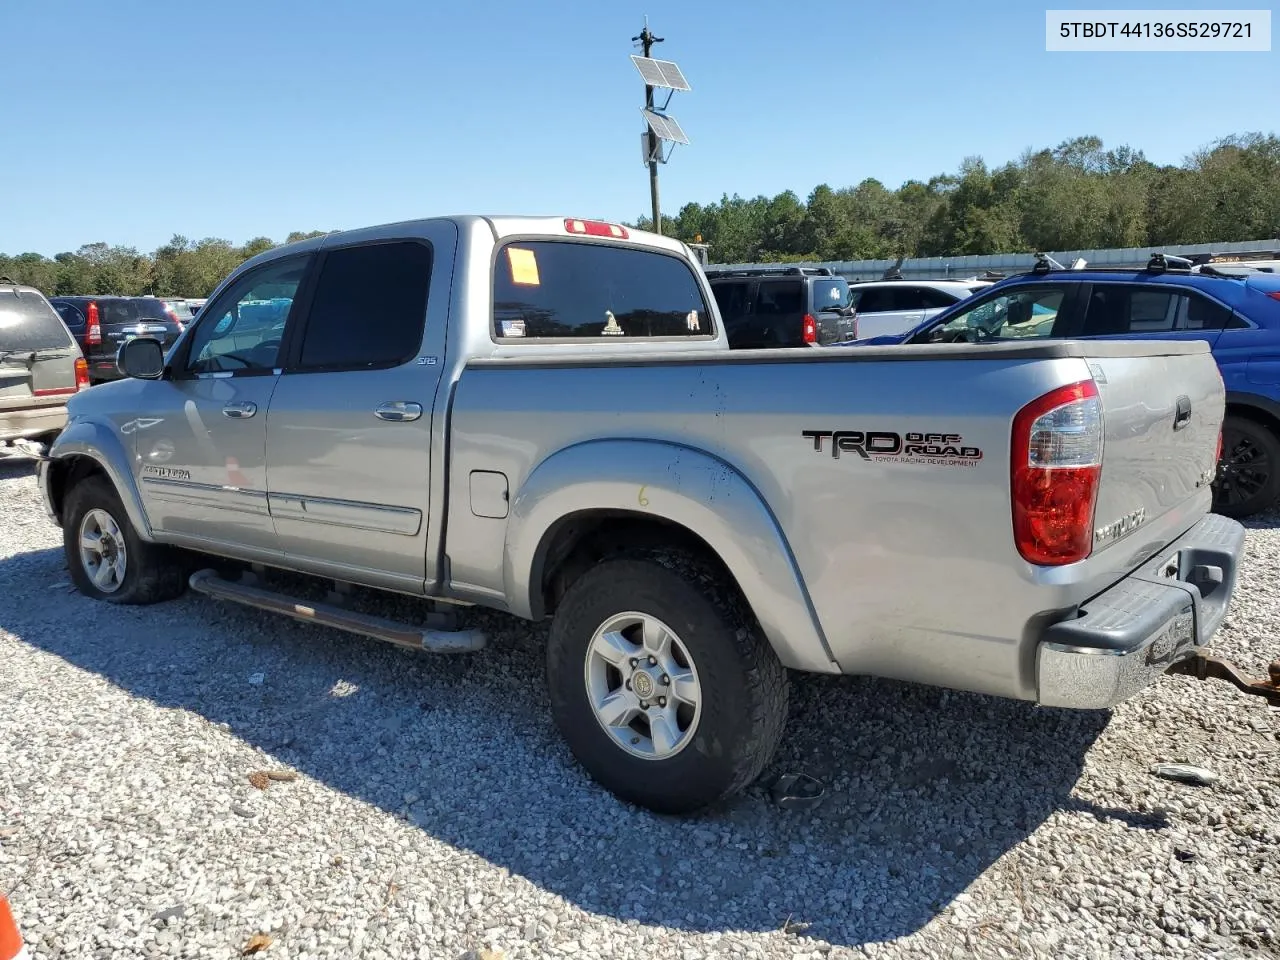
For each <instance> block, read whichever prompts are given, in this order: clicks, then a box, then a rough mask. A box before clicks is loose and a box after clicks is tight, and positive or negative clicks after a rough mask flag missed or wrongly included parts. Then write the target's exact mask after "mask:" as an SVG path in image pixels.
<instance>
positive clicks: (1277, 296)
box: [1267, 290, 1280, 300]
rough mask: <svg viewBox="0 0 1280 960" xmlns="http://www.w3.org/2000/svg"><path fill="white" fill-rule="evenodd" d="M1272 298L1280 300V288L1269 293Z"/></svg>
mask: <svg viewBox="0 0 1280 960" xmlns="http://www.w3.org/2000/svg"><path fill="white" fill-rule="evenodd" d="M1267 296H1268V297H1270V298H1271V299H1272V300H1280V290H1272V291H1271V292H1270V293H1268V294H1267Z"/></svg>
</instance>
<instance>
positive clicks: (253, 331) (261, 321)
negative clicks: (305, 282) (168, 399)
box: [186, 256, 311, 374]
mask: <svg viewBox="0 0 1280 960" xmlns="http://www.w3.org/2000/svg"><path fill="white" fill-rule="evenodd" d="M310 259H311V258H310V257H309V256H303V257H290V258H289V259H286V260H281V261H278V262H276V263H270V264H266V265H264V266H262V267H260V268H259V269H257V270H254V271H253V272H252V273H249V274H246V275H245V276H244V277H241V278H240V280H239V281H237V282H236V283H235V285H234V286H232V287H231V289H229V290H227V291H226V292H225V293H224V294H223V295H222V296H220V297H218V299H217V300H216V301H215V302H213V303H211V304H210V305H209V309H206V310H201V311H200V320H199V322H198V323H197V325H196V329H195V330H194V331H193V332H192V335H191V349H190V352H189V353H188V355H187V367H186V369H187V372H188V373H190V374H201V373H244V372H253V373H261V372H264V371H268V370H271V369H273V368H274V367H275V366H276V364H277V363H278V362H279V359H280V342H281V340H282V339H283V338H284V328H285V322H286V321H287V320H288V318H289V312H290V310H291V309H292V307H293V300H294V297H295V296H296V295H297V292H298V286H299V285H300V284H301V283H302V277H303V274H304V273H305V272H306V269H307V265H308V263H309V262H310Z"/></svg>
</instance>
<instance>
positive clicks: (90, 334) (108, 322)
mask: <svg viewBox="0 0 1280 960" xmlns="http://www.w3.org/2000/svg"><path fill="white" fill-rule="evenodd" d="M49 302H50V303H51V304H53V308H54V309H55V310H57V311H58V313H59V314H60V315H61V316H62V320H63V322H64V323H66V325H67V329H69V330H70V331H71V333H72V335H73V336H74V337H75V338H76V341H77V342H78V343H79V344H80V349H81V350H82V351H84V355H85V359H86V360H88V361H89V379H90V380H91V381H92V382H93V383H101V382H103V381H104V380H119V379H120V377H121V376H122V375H121V373H120V372H119V371H118V370H116V351H117V350H119V349H120V346H121V344H123V343H124V342H125V341H127V340H132V339H133V338H134V337H144V336H145V337H154V338H155V339H157V340H159V341H160V345H161V346H162V347H163V348H164V349H165V350H168V349H169V347H170V346H171V345H172V344H173V342H174V341H175V340H177V339H178V337H179V336H180V335H181V334H182V331H183V329H184V327H183V323H182V320H181V319H179V317H178V314H177V313H176V312H175V310H174V308H173V307H172V306H170V305H169V304H168V303H166V302H165V301H164V300H160V299H157V298H156V297H50V298H49Z"/></svg>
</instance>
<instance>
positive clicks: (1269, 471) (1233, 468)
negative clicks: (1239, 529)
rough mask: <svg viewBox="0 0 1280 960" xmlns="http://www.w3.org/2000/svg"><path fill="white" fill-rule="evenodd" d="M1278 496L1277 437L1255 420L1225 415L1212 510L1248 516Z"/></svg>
mask: <svg viewBox="0 0 1280 960" xmlns="http://www.w3.org/2000/svg"><path fill="white" fill-rule="evenodd" d="M1278 497H1280V439H1277V438H1276V435H1275V434H1274V433H1272V432H1271V430H1270V429H1269V428H1268V427H1267V426H1266V425H1265V424H1262V423H1259V422H1258V421H1257V420H1253V419H1250V418H1249V417H1239V416H1228V417H1227V418H1226V420H1225V421H1223V424H1222V458H1221V459H1220V460H1219V461H1218V475H1217V478H1216V479H1215V480H1214V484H1213V510H1214V512H1215V513H1220V514H1222V515H1224V516H1227V517H1236V518H1241V517H1250V516H1253V515H1254V514H1255V513H1261V512H1262V511H1263V510H1266V509H1267V508H1268V507H1271V506H1274V505H1275V503H1276V500H1277V498H1278Z"/></svg>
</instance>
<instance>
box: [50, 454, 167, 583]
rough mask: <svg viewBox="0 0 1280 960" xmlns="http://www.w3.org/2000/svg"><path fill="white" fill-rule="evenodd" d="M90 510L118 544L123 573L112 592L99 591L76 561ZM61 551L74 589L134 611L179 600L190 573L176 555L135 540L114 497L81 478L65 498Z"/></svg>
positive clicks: (94, 479)
mask: <svg viewBox="0 0 1280 960" xmlns="http://www.w3.org/2000/svg"><path fill="white" fill-rule="evenodd" d="M91 510H101V511H104V512H105V513H106V514H107V515H108V516H109V517H110V518H111V519H112V520H113V521H114V522H115V525H116V527H117V528H118V530H119V532H120V539H121V540H123V544H124V548H125V564H124V568H125V572H124V576H123V577H122V578H121V579H120V582H119V586H118V587H116V589H114V590H103V589H100V588H99V587H98V586H97V585H96V584H95V583H94V582H93V579H92V578H91V577H90V574H89V571H88V570H87V569H86V568H85V563H84V561H83V559H82V558H81V550H80V532H81V531H80V527H81V524H82V522H83V521H84V518H85V515H86V514H87V513H89V512H90V511H91ZM62 546H63V550H64V552H65V554H66V559H67V567H68V569H69V570H70V572H71V580H72V582H73V583H75V585H76V589H78V590H79V591H80V592H81V593H83V594H84V595H85V596H88V597H92V598H93V599H95V600H105V601H107V602H108V603H120V604H135V605H141V604H149V603H160V602H161V601H164V600H172V599H174V598H175V597H178V596H181V595H182V593H183V591H185V590H186V588H187V577H188V576H189V575H190V573H191V569H190V568H191V564H190V562H189V561H188V560H187V558H186V557H185V556H184V555H183V554H182V553H181V552H180V551H177V550H174V549H172V548H169V547H164V546H161V545H159V544H154V543H146V542H145V541H143V540H142V539H140V538H139V537H138V534H137V532H136V531H135V530H134V529H133V524H131V523H130V522H129V516H128V514H127V513H125V510H124V504H123V503H121V501H120V495H119V494H118V493H116V490H115V487H114V486H112V485H111V483H110V482H109V481H108V480H107V479H106V478H104V477H102V476H91V477H86V478H85V479H83V480H81V481H80V482H79V483H77V484H76V485H75V486H74V487H72V488H71V489H70V490H69V491H68V492H67V499H66V508H65V510H64V512H63V522H62Z"/></svg>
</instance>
